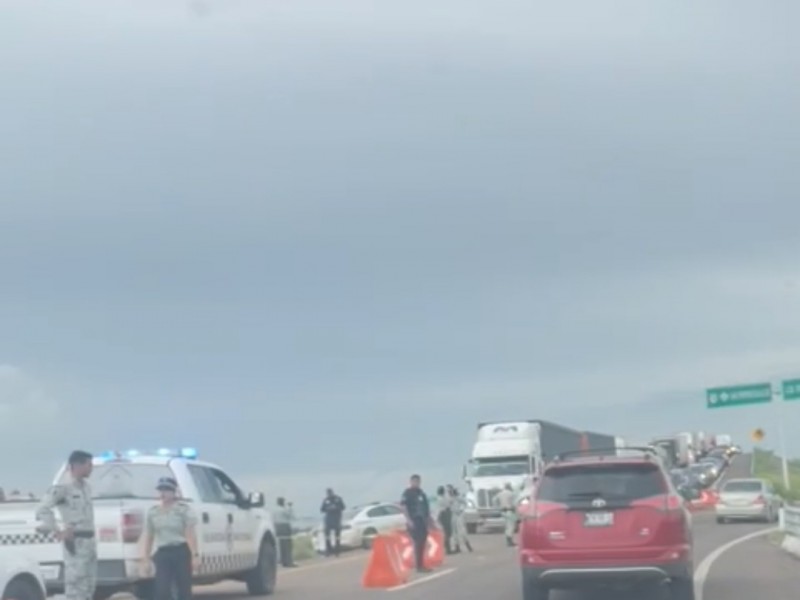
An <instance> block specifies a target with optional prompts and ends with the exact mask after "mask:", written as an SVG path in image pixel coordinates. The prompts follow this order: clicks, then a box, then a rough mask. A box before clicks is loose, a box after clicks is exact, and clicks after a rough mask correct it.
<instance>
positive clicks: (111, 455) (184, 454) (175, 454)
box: [97, 448, 197, 460]
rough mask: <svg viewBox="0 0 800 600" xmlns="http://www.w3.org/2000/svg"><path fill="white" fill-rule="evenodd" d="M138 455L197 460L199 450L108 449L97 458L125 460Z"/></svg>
mask: <svg viewBox="0 0 800 600" xmlns="http://www.w3.org/2000/svg"><path fill="white" fill-rule="evenodd" d="M138 456H162V457H166V458H185V459H187V460H197V450H196V449H194V448H179V449H177V450H172V449H170V448H159V449H158V450H156V451H155V452H140V451H139V450H127V451H126V452H120V451H118V450H108V451H106V452H103V453H102V454H100V455H99V456H98V457H97V458H99V459H100V460H124V459H126V458H136V457H138Z"/></svg>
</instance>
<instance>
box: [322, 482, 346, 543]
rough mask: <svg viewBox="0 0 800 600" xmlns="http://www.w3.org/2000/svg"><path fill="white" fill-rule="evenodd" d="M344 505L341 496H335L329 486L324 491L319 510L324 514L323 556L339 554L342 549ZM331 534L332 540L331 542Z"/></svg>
mask: <svg viewBox="0 0 800 600" xmlns="http://www.w3.org/2000/svg"><path fill="white" fill-rule="evenodd" d="M344 509H345V505H344V500H342V498H341V496H337V495H336V494H335V493H334V492H333V490H332V489H331V488H328V489H327V491H326V493H325V499H324V500H323V501H322V507H321V508H320V512H321V513H322V514H323V515H325V556H330V555H331V554H335V555H336V556H339V553H340V552H341V549H342V513H343V512H344ZM331 535H332V536H333V542H331Z"/></svg>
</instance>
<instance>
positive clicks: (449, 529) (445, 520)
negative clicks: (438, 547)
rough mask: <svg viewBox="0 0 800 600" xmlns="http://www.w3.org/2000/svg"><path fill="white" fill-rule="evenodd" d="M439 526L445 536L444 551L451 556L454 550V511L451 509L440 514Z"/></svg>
mask: <svg viewBox="0 0 800 600" xmlns="http://www.w3.org/2000/svg"><path fill="white" fill-rule="evenodd" d="M439 524H440V525H441V526H442V533H443V534H444V551H445V552H447V554H450V553H451V552H452V551H453V550H452V547H451V540H452V539H453V511H452V510H450V509H449V508H446V509H444V510H443V511H442V512H440V513H439Z"/></svg>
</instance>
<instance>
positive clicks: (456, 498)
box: [447, 485, 472, 554]
mask: <svg viewBox="0 0 800 600" xmlns="http://www.w3.org/2000/svg"><path fill="white" fill-rule="evenodd" d="M447 492H448V494H449V495H450V497H451V498H452V499H453V544H454V546H455V547H454V548H453V552H455V553H456V554H458V553H459V552H461V546H462V545H463V546H464V547H465V548H466V549H467V550H468V551H469V552H472V544H470V543H469V538H468V537H467V525H466V523H464V511H465V510H466V508H467V504H466V502H464V499H463V498H462V497H461V496H460V495H459V494H458V490H457V489H456V488H455V486H453V485H448V486H447Z"/></svg>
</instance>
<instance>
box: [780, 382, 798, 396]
mask: <svg viewBox="0 0 800 600" xmlns="http://www.w3.org/2000/svg"><path fill="white" fill-rule="evenodd" d="M783 399H784V400H800V379H789V380H787V381H784V382H783Z"/></svg>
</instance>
